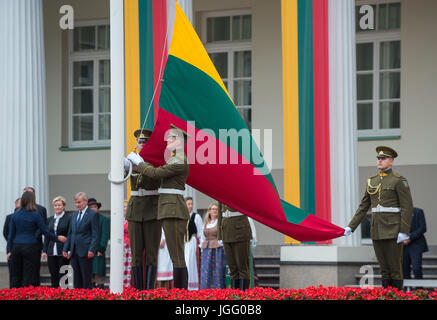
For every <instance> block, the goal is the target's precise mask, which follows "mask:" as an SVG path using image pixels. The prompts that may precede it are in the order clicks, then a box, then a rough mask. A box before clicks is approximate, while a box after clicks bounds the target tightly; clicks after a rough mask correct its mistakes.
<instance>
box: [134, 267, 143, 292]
mask: <svg viewBox="0 0 437 320" xmlns="http://www.w3.org/2000/svg"><path fill="white" fill-rule="evenodd" d="M132 275H133V277H134V288H135V289H137V290H143V289H144V281H143V267H141V266H139V267H132Z"/></svg>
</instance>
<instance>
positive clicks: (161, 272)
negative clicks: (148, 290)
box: [156, 230, 173, 290]
mask: <svg viewBox="0 0 437 320" xmlns="http://www.w3.org/2000/svg"><path fill="white" fill-rule="evenodd" d="M172 280H173V263H172V262H171V259H170V254H169V253H168V249H167V243H166V241H165V234H164V230H162V232H161V243H160V245H159V251H158V272H157V273H156V281H157V284H156V288H166V289H167V290H169V289H172V288H173V283H172Z"/></svg>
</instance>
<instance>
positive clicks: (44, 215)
mask: <svg viewBox="0 0 437 320" xmlns="http://www.w3.org/2000/svg"><path fill="white" fill-rule="evenodd" d="M26 191H30V192H33V193H35V188H33V187H25V188H24V189H23V193H24V192H26ZM35 197H36V194H35ZM36 207H37V209H38V212H39V214H40V215H41V218H42V220H43V221H44V224H45V225H47V209H46V208H45V207H43V206H41V205H39V204H36ZM36 239H37V241H38V249H39V255H40V256H41V253H42V247H43V241H42V232H41V230H40V229H38V230H37V231H36ZM40 268H41V259H39V260H38V262H37V266H36V267H35V272H36V274H35V279H36V280H35V283H36V284H37V285H38V286H39V285H40Z"/></svg>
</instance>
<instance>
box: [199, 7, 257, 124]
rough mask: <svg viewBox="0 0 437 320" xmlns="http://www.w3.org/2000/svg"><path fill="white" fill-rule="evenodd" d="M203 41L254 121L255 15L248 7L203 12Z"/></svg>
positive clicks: (232, 93)
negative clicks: (253, 18) (253, 17)
mask: <svg viewBox="0 0 437 320" xmlns="http://www.w3.org/2000/svg"><path fill="white" fill-rule="evenodd" d="M202 21H203V23H202V26H203V28H204V29H203V32H202V35H203V39H202V40H203V43H204V45H205V48H206V50H207V51H208V53H209V56H210V58H211V60H212V62H213V63H214V65H215V67H216V69H217V71H218V73H219V74H220V76H221V78H222V80H223V83H224V84H225V86H226V89H227V90H228V92H229V95H230V96H231V97H232V99H233V101H234V103H235V106H236V107H237V110H238V112H239V113H240V115H241V116H242V118H243V119H244V121H245V122H246V124H247V126H248V128H249V129H250V128H251V126H252V124H251V122H252V119H251V117H252V109H251V107H252V46H251V39H252V16H251V15H250V13H249V12H248V11H247V10H241V11H233V12H231V13H230V12H213V13H207V14H205V15H204V16H203V20H202Z"/></svg>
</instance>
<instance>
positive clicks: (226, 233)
mask: <svg viewBox="0 0 437 320" xmlns="http://www.w3.org/2000/svg"><path fill="white" fill-rule="evenodd" d="M218 209H219V214H218V217H217V230H218V239H219V240H222V241H223V242H240V241H249V240H251V239H252V230H251V229H250V224H249V219H248V218H247V216H246V215H244V214H243V215H241V216H237V217H231V218H224V217H223V212H226V211H230V212H235V211H236V210H235V209H232V208H231V207H229V206H227V205H225V204H223V203H219V208H218Z"/></svg>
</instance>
